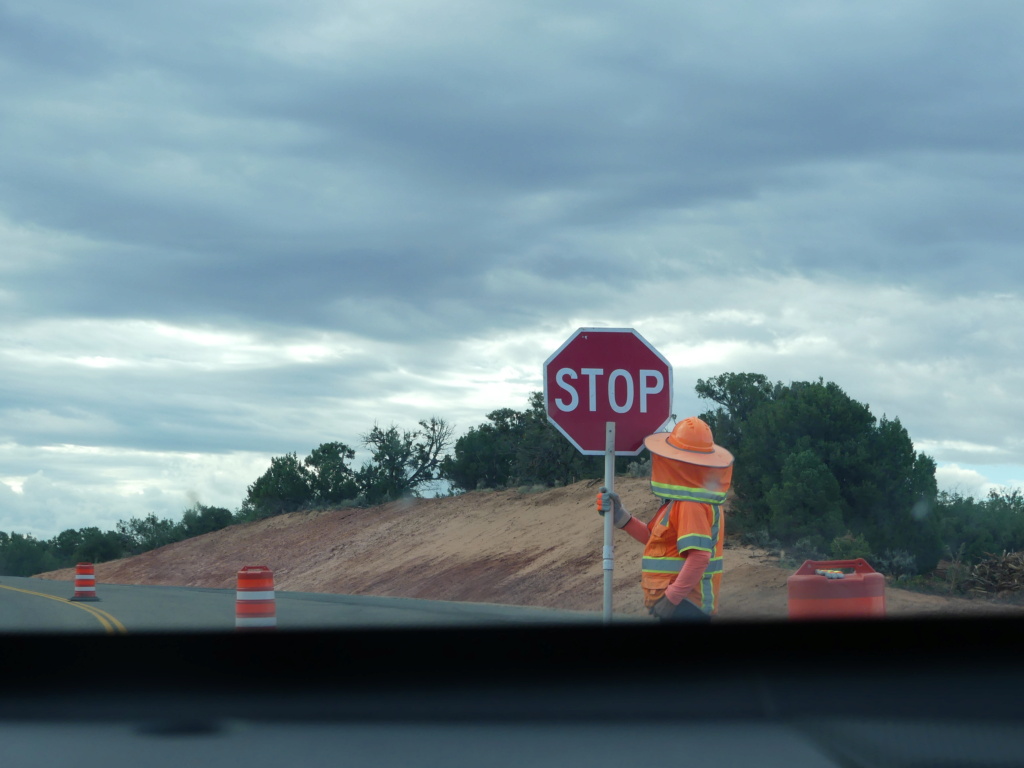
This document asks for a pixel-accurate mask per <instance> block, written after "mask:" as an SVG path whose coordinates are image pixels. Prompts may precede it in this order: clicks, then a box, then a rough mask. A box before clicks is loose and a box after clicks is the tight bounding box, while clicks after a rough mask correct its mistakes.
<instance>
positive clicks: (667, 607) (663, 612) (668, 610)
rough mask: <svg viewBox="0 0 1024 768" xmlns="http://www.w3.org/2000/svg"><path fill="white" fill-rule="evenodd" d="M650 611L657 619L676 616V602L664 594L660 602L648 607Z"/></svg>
mask: <svg viewBox="0 0 1024 768" xmlns="http://www.w3.org/2000/svg"><path fill="white" fill-rule="evenodd" d="M648 611H649V612H650V614H651V616H653V617H654V618H656V619H671V618H672V617H673V616H675V613H676V606H675V603H673V602H672V601H671V600H669V599H668V598H667V597H665V596H664V595H662V596H661V598H660V599H659V600H658V602H656V603H655V604H654V605H652V606H651V607H650V608H648Z"/></svg>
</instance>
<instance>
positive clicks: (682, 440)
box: [644, 416, 733, 467]
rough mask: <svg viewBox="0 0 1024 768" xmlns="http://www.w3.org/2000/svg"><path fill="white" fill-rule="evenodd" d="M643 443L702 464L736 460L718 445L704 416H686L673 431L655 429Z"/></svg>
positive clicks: (722, 464)
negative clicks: (656, 430)
mask: <svg viewBox="0 0 1024 768" xmlns="http://www.w3.org/2000/svg"><path fill="white" fill-rule="evenodd" d="M644 446H646V448H647V450H649V451H650V452H651V453H656V454H658V455H659V456H664V457H665V458H666V459H674V460H675V461H683V462H686V463H687V464H697V465H698V466H701V467H728V466H729V465H730V464H732V462H733V458H732V454H731V453H729V451H727V450H725V448H723V447H722V446H720V445H715V439H714V436H713V435H712V434H711V427H709V426H708V425H707V422H705V421H704V420H703V419H698V418H697V417H696V416H690V417H689V418H687V419H683V420H682V421H680V422H679V423H678V424H676V425H675V426H674V427H672V431H671V432H656V433H654V434H653V435H649V436H648V437H646V438H645V439H644Z"/></svg>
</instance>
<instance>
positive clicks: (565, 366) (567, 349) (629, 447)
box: [544, 328, 672, 456]
mask: <svg viewBox="0 0 1024 768" xmlns="http://www.w3.org/2000/svg"><path fill="white" fill-rule="evenodd" d="M544 407H545V409H546V411H547V415H548V421H550V422H551V423H552V424H554V425H555V427H557V428H558V431H559V432H561V433H562V434H563V435H565V436H566V437H567V438H568V439H569V442H571V443H572V444H573V445H574V446H576V448H577V449H578V450H579V451H580V453H584V454H587V455H594V454H603V453H604V452H605V423H606V422H609V421H614V422H615V453H616V454H619V455H625V456H635V455H636V454H638V453H640V451H642V450H643V447H644V446H643V440H644V438H645V437H647V435H650V434H651V433H653V432H657V431H658V430H659V429H660V428H661V427H662V426H664V425H665V422H666V421H668V419H669V417H670V416H671V415H672V366H671V365H669V364H668V361H667V360H666V359H665V358H664V357H662V356H661V353H659V352H658V350H656V349H655V348H654V347H652V346H651V345H650V344H649V343H648V342H647V340H646V339H645V338H644V337H643V336H641V335H640V334H639V333H637V332H636V331H634V330H633V329H632V328H580V329H579V330H577V331H576V332H575V333H574V334H573V335H572V336H570V337H569V338H568V339H567V340H566V342H565V343H564V344H563V345H562V346H561V347H559V348H558V351H557V352H555V353H554V354H553V355H551V357H549V358H548V359H547V360H546V361H545V363H544Z"/></svg>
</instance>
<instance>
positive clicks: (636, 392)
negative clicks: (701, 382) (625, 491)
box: [544, 328, 672, 623]
mask: <svg viewBox="0 0 1024 768" xmlns="http://www.w3.org/2000/svg"><path fill="white" fill-rule="evenodd" d="M544 408H545V411H546V413H547V417H548V421H550V422H551V423H552V424H553V425H554V426H555V428H556V429H558V431H559V432H561V433H562V434H563V435H565V437H566V439H567V440H569V442H570V443H572V444H573V445H574V446H575V447H576V449H577V450H578V451H579V452H580V453H582V454H584V455H586V456H596V455H604V457H605V462H604V467H605V469H604V484H605V487H606V488H607V489H608V491H609V492H610V493H611V492H614V491H615V457H616V456H636V455H637V454H638V453H640V451H642V450H643V447H644V444H643V440H644V438H645V437H647V435H650V434H652V433H653V432H657V431H658V430H659V429H661V428H662V427H663V426H664V425H665V422H667V421H668V420H669V418H670V417H671V415H672V366H671V365H669V363H668V361H667V360H666V359H665V358H664V357H662V355H661V353H659V352H658V350H656V349H655V348H654V347H652V346H651V345H650V344H649V343H648V342H647V340H646V339H644V337H643V336H641V335H640V334H639V333H637V332H636V331H635V330H633V329H632V328H580V329H578V330H577V331H576V332H575V333H574V334H572V336H570V337H569V338H568V339H567V340H566V341H565V343H564V344H562V346H561V347H559V348H558V350H556V351H555V353H554V354H553V355H551V357H549V358H548V359H547V360H546V361H545V362H544ZM613 520H614V513H611V514H609V513H608V511H606V513H605V516H604V530H605V534H604V548H603V550H602V569H603V572H604V620H605V622H606V623H608V622H610V621H611V616H612V575H613V571H614V563H615V556H614V547H613V545H612V535H613V533H614V528H613V525H612V523H613Z"/></svg>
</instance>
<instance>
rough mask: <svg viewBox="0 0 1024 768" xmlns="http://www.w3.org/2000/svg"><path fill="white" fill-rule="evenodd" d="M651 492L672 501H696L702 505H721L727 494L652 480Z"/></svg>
mask: <svg viewBox="0 0 1024 768" xmlns="http://www.w3.org/2000/svg"><path fill="white" fill-rule="evenodd" d="M651 491H652V492H653V493H654V495H655V496H658V497H660V498H662V499H670V500H672V501H696V502H698V503H700V504H721V503H723V502H724V501H725V496H726V494H724V493H719V492H718V491H709V490H707V489H706V488H688V487H686V486H685V485H671V484H669V483H656V482H654V481H653V480H651Z"/></svg>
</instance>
